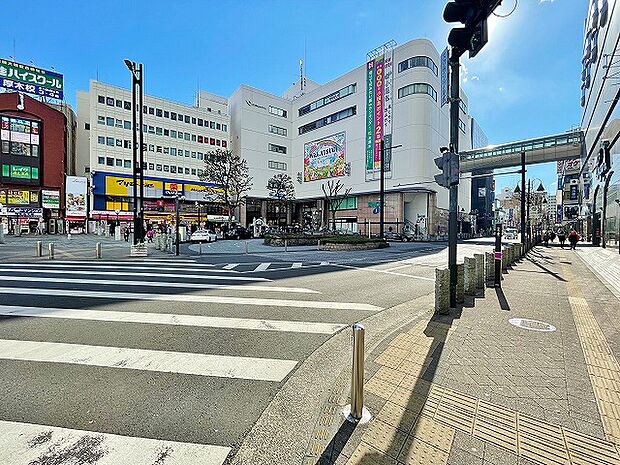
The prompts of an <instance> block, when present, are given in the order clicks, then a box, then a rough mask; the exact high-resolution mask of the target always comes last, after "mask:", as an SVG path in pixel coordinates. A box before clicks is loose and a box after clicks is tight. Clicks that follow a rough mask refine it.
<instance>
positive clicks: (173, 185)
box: [164, 182, 183, 195]
mask: <svg viewBox="0 0 620 465" xmlns="http://www.w3.org/2000/svg"><path fill="white" fill-rule="evenodd" d="M164 190H165V191H166V195H172V194H171V193H172V192H183V184H181V183H180V182H167V183H164Z"/></svg>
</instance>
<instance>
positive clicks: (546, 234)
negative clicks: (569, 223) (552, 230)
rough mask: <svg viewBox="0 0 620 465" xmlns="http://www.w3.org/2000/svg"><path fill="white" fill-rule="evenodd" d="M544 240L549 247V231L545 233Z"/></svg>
mask: <svg viewBox="0 0 620 465" xmlns="http://www.w3.org/2000/svg"><path fill="white" fill-rule="evenodd" d="M543 241H544V242H545V246H546V247H549V231H545V232H544V233H543Z"/></svg>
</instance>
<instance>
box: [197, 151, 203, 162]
mask: <svg viewBox="0 0 620 465" xmlns="http://www.w3.org/2000/svg"><path fill="white" fill-rule="evenodd" d="M202 159H203V156H202V152H198V160H202Z"/></svg>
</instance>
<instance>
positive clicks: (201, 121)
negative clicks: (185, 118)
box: [198, 118, 204, 126]
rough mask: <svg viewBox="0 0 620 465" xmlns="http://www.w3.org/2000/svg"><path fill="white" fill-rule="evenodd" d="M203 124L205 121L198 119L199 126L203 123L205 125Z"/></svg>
mask: <svg viewBox="0 0 620 465" xmlns="http://www.w3.org/2000/svg"><path fill="white" fill-rule="evenodd" d="M203 122H204V121H203V120H202V118H198V126H202V123H203Z"/></svg>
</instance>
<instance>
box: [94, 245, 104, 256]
mask: <svg viewBox="0 0 620 465" xmlns="http://www.w3.org/2000/svg"><path fill="white" fill-rule="evenodd" d="M101 256H102V255H101V242H97V243H96V244H95V258H101Z"/></svg>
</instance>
